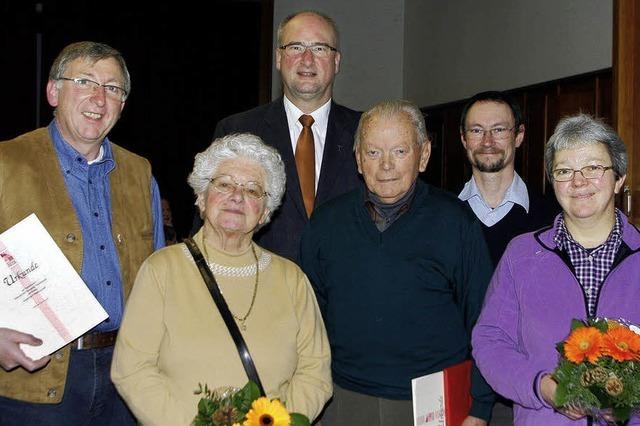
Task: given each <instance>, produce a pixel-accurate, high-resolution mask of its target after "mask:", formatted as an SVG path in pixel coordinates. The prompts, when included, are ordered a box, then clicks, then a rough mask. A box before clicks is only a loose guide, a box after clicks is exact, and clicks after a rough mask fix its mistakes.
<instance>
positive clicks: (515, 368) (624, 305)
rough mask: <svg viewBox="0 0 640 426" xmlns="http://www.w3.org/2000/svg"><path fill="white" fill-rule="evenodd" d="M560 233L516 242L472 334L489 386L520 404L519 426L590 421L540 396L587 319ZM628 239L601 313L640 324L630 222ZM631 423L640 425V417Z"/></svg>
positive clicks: (639, 268) (639, 275)
mask: <svg viewBox="0 0 640 426" xmlns="http://www.w3.org/2000/svg"><path fill="white" fill-rule="evenodd" d="M554 223H555V221H554ZM555 231H556V229H555V227H553V228H545V229H542V230H540V231H537V232H534V233H528V234H523V235H520V236H518V237H516V238H514V239H513V240H512V241H511V243H509V246H508V247H507V250H506V251H505V253H504V256H503V257H502V259H501V260H500V263H499V264H498V267H497V269H496V271H495V273H494V275H493V278H492V280H491V284H490V287H489V290H488V292H487V295H486V298H485V301H484V306H483V308H482V313H481V314H480V318H479V319H478V322H477V323H476V326H475V328H474V330H473V334H472V341H471V344H472V346H473V357H474V358H475V360H476V363H477V365H478V367H479V369H480V371H481V373H482V375H483V376H484V377H485V379H486V380H487V382H488V383H489V385H491V387H493V389H494V390H495V391H496V392H498V393H500V394H502V395H503V396H505V397H507V398H509V399H512V400H513V401H514V422H515V424H516V425H535V426H539V425H586V424H587V420H586V419H581V420H578V421H572V420H570V419H569V418H567V417H565V416H563V415H561V414H559V413H557V412H555V411H554V410H553V409H552V408H551V407H550V406H549V405H548V404H547V403H546V402H544V401H543V400H542V399H541V396H539V382H540V378H541V377H542V375H543V374H546V373H551V372H552V371H553V369H554V368H555V367H556V365H557V363H558V353H557V351H556V349H555V345H556V343H557V342H559V341H561V340H563V339H565V338H566V337H567V335H568V334H569V331H570V326H571V320H572V319H573V318H579V319H585V318H586V317H587V307H586V299H585V297H584V292H583V290H582V287H581V286H580V284H579V283H578V281H577V279H576V276H575V275H574V273H573V268H571V267H570V266H569V265H570V262H569V260H568V258H566V256H565V255H564V254H562V253H561V252H559V251H558V250H557V248H556V245H555V243H554V241H553V236H554V235H555ZM622 239H623V241H624V243H623V244H622V245H621V247H620V249H619V252H618V254H617V256H616V260H615V261H614V266H613V267H612V269H611V271H610V272H609V274H608V275H607V277H606V278H605V280H604V283H603V284H602V287H601V290H600V295H599V298H598V301H597V306H596V316H598V317H608V318H624V319H627V320H629V321H631V322H633V323H635V324H640V231H639V230H638V229H637V228H636V227H635V226H633V225H632V224H631V223H629V222H628V220H627V219H626V217H625V218H624V224H623V233H622ZM629 425H640V417H638V416H635V417H633V418H632V419H631V421H630V422H629Z"/></svg>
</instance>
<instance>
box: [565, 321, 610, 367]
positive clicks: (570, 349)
mask: <svg viewBox="0 0 640 426" xmlns="http://www.w3.org/2000/svg"><path fill="white" fill-rule="evenodd" d="M601 342H602V334H601V333H600V331H599V330H598V329H597V328H595V327H580V328H576V329H575V330H573V331H572V332H571V335H569V338H568V339H567V340H566V341H565V342H564V354H565V356H566V357H567V359H568V360H569V361H571V362H573V363H575V364H578V363H580V362H582V361H584V360H585V359H588V360H589V362H591V363H595V362H596V361H597V360H598V358H600V357H601V356H602V352H601V349H600V347H601Z"/></svg>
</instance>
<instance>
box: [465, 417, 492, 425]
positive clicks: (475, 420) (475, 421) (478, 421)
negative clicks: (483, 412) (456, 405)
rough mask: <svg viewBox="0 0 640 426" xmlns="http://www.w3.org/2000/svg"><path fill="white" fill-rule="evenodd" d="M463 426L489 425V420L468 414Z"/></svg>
mask: <svg viewBox="0 0 640 426" xmlns="http://www.w3.org/2000/svg"><path fill="white" fill-rule="evenodd" d="M462 426H487V422H486V421H484V420H482V419H479V418H478V417H473V416H467V418H466V419H464V421H463V422H462Z"/></svg>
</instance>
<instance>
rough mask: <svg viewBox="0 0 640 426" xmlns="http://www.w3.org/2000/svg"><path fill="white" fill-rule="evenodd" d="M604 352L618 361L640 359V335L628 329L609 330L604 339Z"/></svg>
mask: <svg viewBox="0 0 640 426" xmlns="http://www.w3.org/2000/svg"><path fill="white" fill-rule="evenodd" d="M603 352H604V353H606V354H607V355H609V356H611V357H612V358H613V359H615V360H616V361H629V360H633V359H640V335H637V334H636V333H634V332H633V331H631V330H629V329H628V328H626V327H615V328H609V331H607V334H605V335H604V338H603Z"/></svg>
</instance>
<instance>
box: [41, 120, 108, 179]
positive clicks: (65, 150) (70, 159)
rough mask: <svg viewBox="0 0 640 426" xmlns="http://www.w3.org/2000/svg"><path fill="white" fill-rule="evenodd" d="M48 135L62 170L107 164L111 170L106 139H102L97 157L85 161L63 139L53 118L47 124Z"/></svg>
mask: <svg viewBox="0 0 640 426" xmlns="http://www.w3.org/2000/svg"><path fill="white" fill-rule="evenodd" d="M49 135H50V136H51V139H52V140H53V146H54V148H55V150H56V153H57V154H58V159H59V161H60V165H61V166H62V169H63V170H65V171H66V170H71V169H73V168H74V167H78V166H80V167H82V168H84V167H88V166H89V165H94V164H107V165H108V169H109V171H110V170H111V169H112V168H113V165H114V161H113V152H112V150H111V143H110V142H109V140H108V139H107V138H104V140H103V141H102V144H101V145H100V151H99V152H98V156H97V157H96V158H95V159H94V160H91V161H87V160H86V158H84V156H83V155H82V154H80V153H79V152H78V151H77V150H76V149H75V148H74V147H73V146H71V144H70V143H69V142H67V141H66V140H65V139H64V137H63V136H62V133H60V128H59V127H58V122H57V120H56V119H55V118H54V119H53V120H52V121H51V123H50V124H49Z"/></svg>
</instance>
